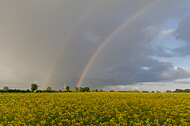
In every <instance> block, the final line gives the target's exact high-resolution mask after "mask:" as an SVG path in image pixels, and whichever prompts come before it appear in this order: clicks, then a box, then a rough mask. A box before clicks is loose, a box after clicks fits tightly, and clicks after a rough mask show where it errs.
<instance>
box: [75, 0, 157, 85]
mask: <svg viewBox="0 0 190 126" xmlns="http://www.w3.org/2000/svg"><path fill="white" fill-rule="evenodd" d="M157 2H158V0H156V1H153V2H151V3H149V4H148V5H147V6H145V7H143V8H142V9H140V10H139V11H137V12H136V13H135V14H133V15H132V16H130V17H129V18H127V19H126V20H125V21H124V22H122V23H121V24H120V25H119V26H118V27H117V28H116V29H114V31H113V32H112V33H111V34H109V35H108V36H107V38H106V39H105V40H104V41H103V42H102V43H101V45H100V46H99V47H98V49H97V50H96V51H95V52H94V53H93V55H92V56H91V58H90V60H89V61H88V63H87V65H86V66H85V68H84V69H83V72H82V74H81V75H80V78H79V80H78V81H77V84H76V86H75V87H79V86H81V84H82V83H83V81H84V78H85V76H86V74H87V72H88V70H89V68H90V66H91V65H92V63H93V61H94V60H95V58H96V57H97V55H98V54H99V53H100V52H101V50H102V49H103V48H104V46H105V45H106V44H107V43H108V42H109V40H111V39H112V38H113V36H114V35H116V34H117V33H118V32H119V31H120V30H121V29H122V28H124V27H125V26H126V25H127V24H128V23H130V22H131V21H132V20H133V19H134V18H135V17H137V16H140V14H142V13H143V12H145V11H146V10H147V9H149V8H151V7H152V6H153V5H155V4H156V3H157Z"/></svg>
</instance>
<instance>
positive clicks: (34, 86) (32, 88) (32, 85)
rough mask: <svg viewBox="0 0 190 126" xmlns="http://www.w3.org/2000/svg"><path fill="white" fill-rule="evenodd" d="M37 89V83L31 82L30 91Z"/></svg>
mask: <svg viewBox="0 0 190 126" xmlns="http://www.w3.org/2000/svg"><path fill="white" fill-rule="evenodd" d="M37 89H38V85H37V84H35V83H34V84H31V90H32V92H34V91H35V90H37Z"/></svg>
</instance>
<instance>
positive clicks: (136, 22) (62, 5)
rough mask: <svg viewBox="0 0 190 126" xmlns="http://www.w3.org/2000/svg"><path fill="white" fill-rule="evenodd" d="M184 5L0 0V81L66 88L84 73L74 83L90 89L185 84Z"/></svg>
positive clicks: (189, 52)
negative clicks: (82, 76)
mask: <svg viewBox="0 0 190 126" xmlns="http://www.w3.org/2000/svg"><path fill="white" fill-rule="evenodd" d="M189 6H190V1H189V0H180V1H179V0H117V1H116V0H80V1H79V0H78V1H77V0H54V1H52V0H40V1H39V0H32V1H31V0H17V1H14V0H10V1H7V0H0V17H1V20H0V88H3V87H4V86H8V87H9V88H19V89H27V88H29V89H30V86H31V83H34V82H37V84H38V85H39V89H46V88H47V87H48V86H51V87H52V89H55V90H58V89H64V86H65V85H69V86H70V87H71V89H74V87H75V86H76V85H77V82H78V81H79V80H80V77H81V75H82V74H83V73H84V72H85V73H86V74H85V76H84V78H82V82H81V84H80V86H82V87H84V86H88V87H90V89H95V88H102V89H104V90H140V91H142V90H146V91H158V90H159V91H166V90H175V89H177V88H180V89H187V88H190V36H189V33H190V8H189ZM126 20H130V21H128V22H126V23H125V24H124V25H122V27H121V28H119V26H121V24H122V23H123V22H125V21H126ZM117 28H119V29H117ZM116 29H117V32H116ZM112 33H114V34H112ZM110 35H112V36H111V37H110V39H109V40H108V41H107V42H106V44H105V45H104V46H103V47H102V49H101V50H100V51H99V52H98V53H97V55H96V57H95V58H93V60H92V62H91V64H90V65H89V67H88V69H87V70H86V71H85V67H86V66H87V65H88V63H89V61H90V59H91V58H92V57H93V54H95V52H97V50H98V48H100V47H101V45H102V43H103V42H104V41H105V40H106V38H108V37H109V36H110Z"/></svg>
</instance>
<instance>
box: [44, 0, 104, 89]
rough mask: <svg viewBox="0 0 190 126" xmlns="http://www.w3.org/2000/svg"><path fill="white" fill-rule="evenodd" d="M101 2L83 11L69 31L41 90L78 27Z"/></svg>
mask: <svg viewBox="0 0 190 126" xmlns="http://www.w3.org/2000/svg"><path fill="white" fill-rule="evenodd" d="M101 2H103V1H102V0H98V1H96V2H94V3H93V4H92V5H91V6H90V7H89V9H87V11H85V13H84V14H83V16H81V18H80V19H79V21H78V22H77V23H76V24H75V26H74V27H73V29H72V30H71V33H70V34H69V36H68V37H67V39H66V41H65V42H64V43H63V46H62V48H61V50H60V52H59V53H58V55H57V56H56V58H55V60H54V61H53V63H52V65H51V66H52V67H50V69H49V72H48V75H47V79H45V81H44V83H43V86H42V87H43V88H44V89H45V88H46V87H45V86H46V85H47V84H48V83H49V82H50V80H51V79H52V75H53V73H54V71H55V68H56V66H57V64H58V62H59V60H60V59H61V57H62V55H63V52H64V50H65V48H66V47H67V45H68V43H69V42H70V41H71V39H72V38H73V36H74V34H75V32H76V31H77V30H78V28H79V27H80V25H81V24H82V23H83V22H84V20H85V19H86V18H87V17H88V16H89V15H90V14H91V13H92V12H93V11H94V10H95V9H96V8H97V6H98V5H100V3H101Z"/></svg>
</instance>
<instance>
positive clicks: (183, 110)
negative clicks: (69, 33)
mask: <svg viewBox="0 0 190 126" xmlns="http://www.w3.org/2000/svg"><path fill="white" fill-rule="evenodd" d="M0 114H1V115H0V124H2V125H39V126H43V125H59V126H65V125H78V126H80V125H123V126H125V125H137V126H141V125H151V126H152V125H153V126H154V125H155V126H160V125H165V126H168V125H171V126H173V125H176V126H177V125H190V94H188V93H125V92H123V93H120V92H102V93H100V92H97V93H96V92H91V93H28V94H27V93H26V94H18V93H15V94H8V93H5V94H0Z"/></svg>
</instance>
